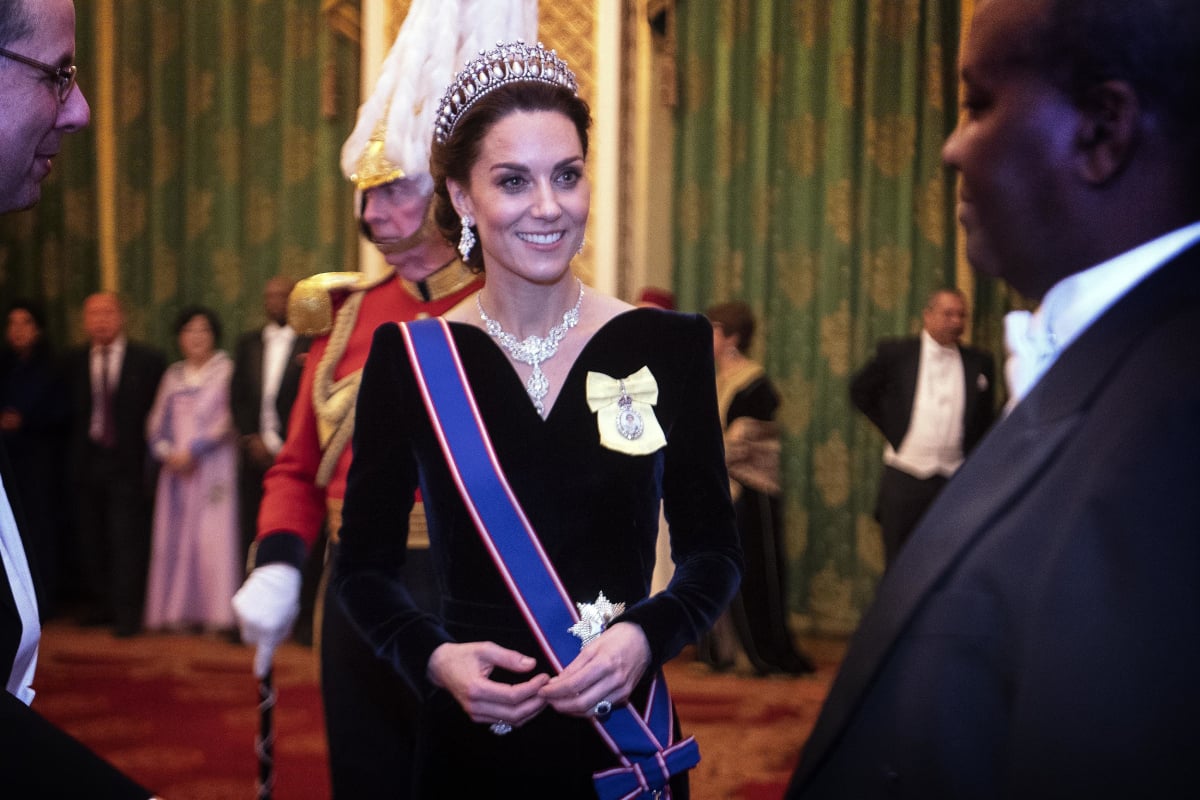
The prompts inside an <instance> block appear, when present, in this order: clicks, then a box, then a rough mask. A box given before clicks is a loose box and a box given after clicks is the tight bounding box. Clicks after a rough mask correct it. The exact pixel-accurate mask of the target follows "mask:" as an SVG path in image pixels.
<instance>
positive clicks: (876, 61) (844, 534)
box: [674, 0, 994, 633]
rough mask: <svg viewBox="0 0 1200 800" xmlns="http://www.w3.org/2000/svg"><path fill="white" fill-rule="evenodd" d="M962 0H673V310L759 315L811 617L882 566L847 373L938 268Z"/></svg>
mask: <svg viewBox="0 0 1200 800" xmlns="http://www.w3.org/2000/svg"><path fill="white" fill-rule="evenodd" d="M959 2H960V0H862V1H860V0H758V2H753V3H717V2H711V1H710V2H704V1H701V0H695V1H693V0H683V2H681V3H680V4H679V12H678V30H677V36H678V50H679V64H680V81H681V87H680V88H681V91H680V98H681V103H680V108H679V111H678V115H679V116H678V134H677V135H678V139H677V153H676V155H677V164H678V165H679V167H678V172H677V175H676V184H675V190H676V193H677V197H678V202H679V207H680V213H679V215H678V222H677V224H676V229H675V232H674V235H675V253H676V262H675V284H676V286H675V288H676V291H677V295H678V297H679V299H680V303H681V306H682V307H683V308H691V309H703V308H704V307H705V306H707V305H708V304H710V303H712V302H715V301H719V300H725V299H731V298H740V299H743V300H745V301H747V302H749V303H750V305H751V306H752V307H753V308H754V309H755V310H756V313H757V315H758V317H759V320H760V323H761V330H762V335H761V336H760V337H757V338H758V341H757V342H756V346H755V353H754V355H755V356H756V357H758V358H760V359H761V360H762V361H763V363H764V364H765V366H766V368H767V372H768V374H769V375H770V376H771V377H772V379H773V380H774V381H775V383H776V385H777V386H778V388H779V389H780V391H781V394H782V395H783V407H782V409H781V421H782V423H783V425H784V428H785V432H786V433H785V449H784V469H785V481H786V483H785V487H786V488H785V492H786V501H787V502H786V520H785V523H786V526H787V531H788V543H789V552H790V555H791V573H790V590H791V593H792V603H793V610H794V611H796V612H798V613H799V614H800V615H801V617H800V619H801V621H802V625H803V627H805V628H807V629H808V630H810V631H816V632H827V633H846V632H849V631H851V630H853V628H854V627H855V626H856V625H857V622H858V619H859V616H860V614H861V612H862V611H863V610H864V609H865V607H866V605H867V604H868V603H869V602H870V600H871V598H872V597H873V594H874V589H875V585H876V582H877V581H878V578H879V575H880V574H881V572H882V569H883V555H882V545H881V542H880V539H879V532H878V527H877V525H876V523H875V521H874V519H873V518H872V511H873V507H874V502H875V493H876V487H877V481H878V477H879V472H880V468H881V463H880V460H881V453H882V444H883V441H882V437H880V436H879V434H878V433H876V432H875V431H874V429H873V428H871V426H870V425H869V423H867V422H866V421H865V420H864V419H862V418H861V416H860V415H858V414H857V413H856V412H855V411H854V409H853V407H852V406H851V404H850V401H849V397H848V381H849V377H850V375H851V374H852V373H853V371H854V370H855V369H856V368H857V367H858V366H859V365H861V364H862V363H864V362H865V361H866V359H867V358H868V357H869V355H870V354H871V352H872V350H873V348H874V344H875V341H876V340H877V339H878V338H880V337H882V336H887V335H904V334H908V333H912V332H914V331H916V330H917V327H918V325H919V317H920V309H921V307H922V306H923V305H924V300H925V297H926V295H927V294H928V293H929V292H930V291H931V290H932V289H934V288H936V287H938V286H940V285H944V284H954V283H955V236H956V228H955V223H954V181H953V177H952V176H951V175H950V174H949V173H948V172H947V171H946V170H944V169H943V167H942V165H941V161H940V149H941V144H942V141H943V140H944V139H945V137H946V135H947V134H948V133H949V132H950V131H951V130H952V129H953V127H954V123H955V120H956V109H957V100H956V92H957V78H956V72H957V69H956V59H957V51H958V40H959V25H960V10H959ZM992 291H994V290H992ZM990 304H991V301H990V300H989V305H990ZM976 305H977V304H976ZM977 310H978V307H977ZM980 316H987V318H988V320H992V321H994V317H993V316H992V315H990V313H989V314H988V315H980ZM983 324H984V325H991V324H992V323H991V322H990V321H985V322H984V323H983ZM977 330H978V329H977Z"/></svg>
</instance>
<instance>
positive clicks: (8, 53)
mask: <svg viewBox="0 0 1200 800" xmlns="http://www.w3.org/2000/svg"><path fill="white" fill-rule="evenodd" d="M0 56H4V57H5V58H11V59H12V60H13V61H20V62H21V63H22V64H28V65H29V66H31V67H33V68H34V69H39V70H41V71H42V72H44V73H46V74H47V75H48V76H50V77H51V78H53V79H54V83H55V85H56V86H58V102H60V103H65V102H67V98H68V97H70V96H71V90H72V89H74V88H75V71H76V70H75V65H74V64H72V65H71V66H69V67H55V66H51V65H50V64H46V63H43V62H41V61H38V60H37V59H36V58H29V57H28V56H23V55H21V54H20V53H14V52H13V51H12V50H6V49H5V48H3V47H0Z"/></svg>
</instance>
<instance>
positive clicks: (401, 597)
mask: <svg viewBox="0 0 1200 800" xmlns="http://www.w3.org/2000/svg"><path fill="white" fill-rule="evenodd" d="M402 366H407V358H406V356H405V353H404V345H403V341H402V338H401V335H400V329H399V328H398V327H396V326H395V325H384V326H382V327H380V328H379V329H378V330H377V331H376V332H375V337H374V340H373V341H372V344H371V352H370V355H369V356H368V357H367V363H366V366H365V367H364V368H363V376H362V384H361V385H360V386H359V391H358V403H357V406H356V410H355V420H354V439H353V445H352V446H353V452H354V459H353V461H352V462H351V465H350V472H349V474H348V475H347V478H346V498H345V505H344V506H343V508H342V530H341V546H340V548H339V550H338V559H337V562H336V564H335V569H334V574H333V579H332V583H331V589H332V590H333V591H334V592H336V593H337V596H338V598H339V600H340V601H341V603H342V605H343V606H344V607H345V609H346V611H347V613H348V614H349V616H350V618H351V620H353V622H354V625H355V627H357V628H358V629H359V631H360V632H361V633H362V634H363V636H364V637H366V639H367V641H368V642H369V643H370V645H371V647H372V648H373V649H374V650H375V651H376V654H377V655H379V656H381V657H382V658H384V659H385V660H386V661H388V662H389V663H390V664H391V665H392V666H393V667H394V668H395V669H396V670H397V671H398V672H399V673H400V674H402V675H403V676H405V678H406V679H407V680H408V681H409V683H411V684H412V686H413V687H414V688H416V689H417V691H418V692H419V693H421V694H428V693H429V692H430V691H432V689H433V686H432V684H430V683H429V681H428V680H427V679H426V677H425V668H426V665H427V664H428V662H429V657H430V655H431V654H432V653H433V651H434V649H435V648H437V647H438V645H440V644H442V643H443V642H446V641H449V640H450V638H451V637H450V636H449V634H447V633H446V631H445V630H444V629H443V628H442V626H441V624H440V623H439V621H438V619H437V618H436V617H434V616H432V615H429V614H426V613H424V612H422V611H420V610H419V609H418V608H417V606H416V604H415V603H414V602H413V600H412V598H411V596H410V595H409V593H408V591H407V590H406V588H405V586H404V583H403V581H402V580H401V579H400V578H398V577H397V575H398V573H399V571H400V568H401V567H402V566H403V564H404V562H405V551H406V548H407V544H408V515H409V512H410V511H411V510H412V507H413V500H414V495H415V491H416V488H417V483H418V478H417V466H416V461H415V458H414V455H413V452H412V445H411V442H410V440H409V435H408V427H407V426H408V423H409V422H410V420H409V419H407V417H408V416H409V415H410V413H411V412H408V413H406V412H405V409H411V408H412V406H411V404H406V403H405V402H404V398H403V396H402V391H401V388H400V387H401V382H400V377H399V374H398V369H399V368H400V367H402ZM409 399H412V398H409Z"/></svg>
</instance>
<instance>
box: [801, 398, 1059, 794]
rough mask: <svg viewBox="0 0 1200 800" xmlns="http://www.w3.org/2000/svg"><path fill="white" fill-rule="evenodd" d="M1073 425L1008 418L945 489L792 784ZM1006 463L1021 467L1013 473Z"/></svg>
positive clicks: (885, 585) (842, 675)
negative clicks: (920, 611)
mask: <svg viewBox="0 0 1200 800" xmlns="http://www.w3.org/2000/svg"><path fill="white" fill-rule="evenodd" d="M1017 411H1018V412H1019V411H1020V407H1019V406H1018V409H1017ZM1077 423H1078V416H1069V417H1065V418H1060V419H1057V420H1054V421H1052V422H1048V423H1045V424H1040V425H1038V424H1033V422H1032V421H1031V420H1030V419H1029V418H1028V415H1024V414H1019V413H1014V414H1013V415H1011V416H1010V417H1009V418H1008V419H1006V420H1004V421H1003V422H1002V423H1001V424H1000V425H998V426H997V428H996V429H995V430H994V431H993V432H992V433H991V434H989V435H988V436H987V437H986V438H985V439H984V440H983V442H982V443H981V444H980V445H979V447H978V449H977V450H976V451H975V452H974V453H973V454H972V456H971V458H970V459H969V460H968V461H967V463H966V464H965V465H964V466H963V467H962V468H961V469H960V470H959V472H958V474H956V475H955V476H954V478H953V479H952V480H951V481H950V483H949V484H947V486H946V488H945V489H944V490H943V491H942V493H941V494H940V495H939V496H938V499H937V500H936V501H935V502H934V504H933V505H932V506H931V507H930V509H929V511H928V512H927V513H926V515H925V517H924V521H923V522H922V523H921V524H920V525H919V526H918V527H917V529H916V530H915V531H914V532H913V535H912V537H911V538H910V539H909V541H908V542H907V543H906V544H905V545H904V547H903V548H902V549H901V550H900V553H899V555H898V557H897V559H896V561H895V563H894V564H893V565H892V566H891V567H890V568H889V569H888V571H887V573H886V575H885V577H884V579H883V581H882V582H881V583H880V585H879V588H878V590H877V592H876V598H875V602H874V603H873V604H872V606H871V608H870V610H869V611H868V612H867V614H866V615H865V616H864V617H863V619H862V622H861V623H860V625H859V627H858V630H857V631H856V632H855V634H854V638H853V639H852V640H851V643H850V647H849V649H848V650H847V653H846V658H845V660H844V661H843V664H842V668H841V670H840V671H839V673H838V675H837V679H836V680H835V681H834V684H833V687H832V688H831V689H830V692H829V696H828V698H827V699H826V701H825V707H824V708H823V709H822V712H821V716H820V719H819V720H818V723H817V727H816V728H815V729H814V730H813V733H812V736H811V737H810V738H809V740H808V743H807V744H806V745H805V748H804V757H803V759H802V761H801V765H800V768H799V771H798V772H797V777H796V781H794V782H793V785H801V784H802V783H803V781H804V780H806V779H807V776H808V775H809V774H811V773H812V771H813V770H814V769H815V768H816V766H817V765H818V764H819V763H820V762H821V760H822V759H823V758H824V755H825V753H826V752H827V751H828V749H829V747H830V746H831V745H832V744H833V743H834V742H835V741H836V740H837V738H838V737H839V736H840V735H841V733H842V730H843V729H844V728H845V726H846V724H847V722H848V721H849V719H850V717H851V716H852V714H853V712H854V709H855V708H856V707H857V706H858V703H859V701H860V700H861V698H862V695H863V694H864V693H865V691H866V690H867V688H868V687H869V685H870V683H871V681H872V680H873V678H874V676H875V674H876V673H877V671H878V670H879V668H880V666H881V665H882V664H883V662H884V660H885V659H886V657H887V655H888V652H889V651H890V649H891V647H892V644H893V643H894V642H895V640H896V638H897V637H898V636H899V635H900V633H901V632H902V631H903V630H904V628H905V626H906V625H907V624H908V622H909V620H910V619H911V618H912V616H913V613H914V612H915V611H916V610H917V608H918V607H919V605H920V604H921V602H922V601H923V600H924V598H925V596H926V594H927V593H928V592H929V591H930V589H931V588H932V587H933V586H934V585H935V584H936V583H937V581H938V579H939V578H941V577H942V575H944V574H945V573H946V571H947V570H948V569H949V568H950V567H951V566H952V565H953V564H954V562H955V561H956V560H957V559H958V557H959V555H960V554H961V553H962V552H963V551H964V550H965V549H966V548H968V547H969V546H970V545H971V544H972V543H973V542H974V541H975V539H976V537H977V536H978V535H980V534H981V533H982V532H983V531H984V530H986V528H987V527H988V525H989V524H990V522H991V520H992V519H994V518H995V517H996V516H997V515H998V514H999V513H1001V512H1002V511H1003V510H1004V509H1005V508H1007V507H1008V505H1009V504H1010V503H1011V501H1012V500H1013V498H1015V497H1017V496H1018V495H1019V494H1020V493H1021V492H1022V491H1023V490H1024V489H1025V488H1026V487H1027V486H1028V485H1029V483H1030V482H1031V481H1033V480H1036V478H1037V476H1038V475H1039V474H1040V473H1041V471H1042V468H1043V467H1044V466H1045V464H1046V463H1047V462H1048V461H1049V460H1050V459H1051V457H1052V456H1053V455H1054V453H1055V452H1056V451H1057V450H1058V448H1059V446H1060V445H1061V443H1062V442H1063V440H1064V439H1065V438H1066V437H1067V436H1069V435H1070V433H1071V431H1072V430H1074V429H1075V427H1076V425H1077ZM1013 464H1020V465H1021V469H1020V470H1014V469H1012V465H1013Z"/></svg>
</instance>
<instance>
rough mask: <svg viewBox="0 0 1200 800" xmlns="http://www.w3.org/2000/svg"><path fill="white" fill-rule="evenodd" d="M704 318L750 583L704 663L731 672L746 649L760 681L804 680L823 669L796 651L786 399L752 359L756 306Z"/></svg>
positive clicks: (705, 647)
mask: <svg viewBox="0 0 1200 800" xmlns="http://www.w3.org/2000/svg"><path fill="white" fill-rule="evenodd" d="M704 313H705V316H707V317H708V320H709V322H711V323H712V326H713V360H714V361H715V362H716V365H717V407H718V408H719V410H720V413H721V423H722V425H723V426H724V428H725V464H726V466H727V467H728V468H729V478H730V494H731V495H732V496H733V508H734V513H735V514H736V516H737V526H738V533H739V534H740V538H741V542H742V552H743V556H744V558H745V577H746V579H745V580H743V581H742V587H741V589H740V590H739V591H738V593H737V596H736V597H735V598H734V600H733V603H732V604H731V605H730V607H729V611H728V612H726V614H724V615H723V616H722V617H721V619H720V620H719V621H718V623H717V624H716V625H715V626H714V628H713V631H712V632H711V633H709V634H708V635H707V636H706V637H705V639H704V641H703V643H702V646H701V648H700V657H701V660H703V661H706V662H708V663H709V664H710V665H711V666H713V667H714V668H716V669H718V670H724V669H728V668H731V667H733V666H734V665H735V664H736V663H737V662H738V655H739V651H740V653H742V654H744V655H745V658H746V661H748V662H749V665H750V667H751V668H752V669H753V670H754V671H755V672H756V673H757V674H759V675H771V674H777V673H782V674H786V675H804V674H806V673H809V672H813V671H814V669H815V667H814V665H813V663H812V661H811V660H810V659H809V658H808V656H806V655H805V654H804V653H803V652H801V651H800V650H799V649H798V648H797V647H796V643H795V639H794V637H793V636H792V632H791V630H790V629H789V626H788V611H787V592H786V587H787V552H786V541H785V530H784V527H783V502H782V500H783V498H782V495H781V493H780V485H779V478H780V476H779V457H780V454H779V449H780V432H779V427H778V425H777V424H776V423H775V414H776V412H777V410H778V409H779V393H778V392H777V391H775V387H774V386H773V385H772V384H771V380H770V379H769V378H768V377H767V375H766V372H765V371H764V370H763V368H762V365H761V364H758V363H757V362H755V361H753V360H751V359H750V358H748V357H747V355H746V354H747V353H748V352H749V350H750V345H751V343H752V342H753V339H754V329H755V327H756V325H755V320H754V312H753V311H752V310H751V309H750V306H749V305H747V304H746V303H744V302H742V301H740V300H733V301H729V302H726V303H718V304H717V305H714V306H711V307H710V308H709V309H708V310H707V311H705V312H704Z"/></svg>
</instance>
